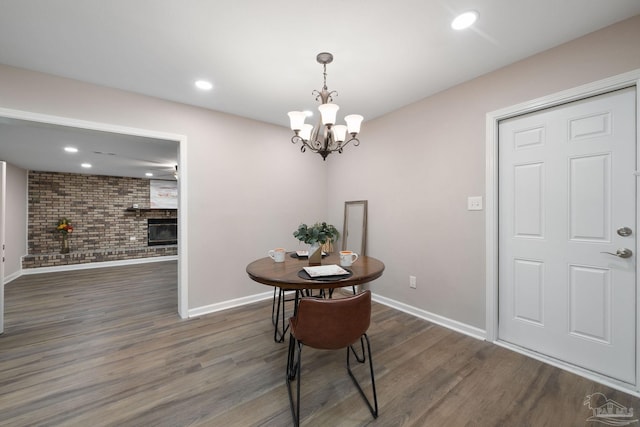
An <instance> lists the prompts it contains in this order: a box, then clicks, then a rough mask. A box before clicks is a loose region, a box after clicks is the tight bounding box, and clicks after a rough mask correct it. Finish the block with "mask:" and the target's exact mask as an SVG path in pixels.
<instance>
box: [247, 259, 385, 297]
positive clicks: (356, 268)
mask: <svg viewBox="0 0 640 427" xmlns="http://www.w3.org/2000/svg"><path fill="white" fill-rule="evenodd" d="M329 264H336V265H340V259H339V256H338V253H332V254H329V255H328V256H326V257H324V258H322V265H329ZM308 265H309V260H308V259H307V258H300V259H298V258H293V257H292V256H291V254H290V253H288V254H287V255H286V256H285V259H284V262H275V261H274V260H273V259H271V258H270V257H264V258H260V259H258V260H256V261H253V262H252V263H250V264H249V265H247V274H248V275H249V277H250V278H251V279H253V280H255V281H256V282H258V283H262V284H265V285H270V286H277V287H279V288H286V289H295V290H306V289H335V288H342V287H345V286H356V285H362V284H364V283H368V282H371V281H372V280H375V279H377V278H378V277H380V276H382V272H383V271H384V264H383V263H382V261H380V260H378V259H376V258H373V257H370V256H361V257H359V258H358V259H357V260H356V262H354V263H353V265H352V266H351V267H346V268H345V269H347V270H350V271H351V272H353V275H352V276H351V277H348V278H346V279H339V280H313V279H312V280H306V279H303V278H301V277H299V276H298V272H299V271H300V270H302V267H307V266H308Z"/></svg>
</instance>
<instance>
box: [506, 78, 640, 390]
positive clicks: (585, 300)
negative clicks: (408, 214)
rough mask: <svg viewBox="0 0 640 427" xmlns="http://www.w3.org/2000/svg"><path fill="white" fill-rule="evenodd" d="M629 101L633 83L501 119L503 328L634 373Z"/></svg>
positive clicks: (612, 371) (607, 368)
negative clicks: (629, 253)
mask: <svg viewBox="0 0 640 427" xmlns="http://www.w3.org/2000/svg"><path fill="white" fill-rule="evenodd" d="M635 103H636V89H635V87H633V88H627V89H622V90H618V91H615V92H610V93H607V94H603V95H599V96H596V97H591V98H587V99H583V100H580V101H576V102H572V103H569V104H565V105H562V106H558V107H555V108H551V109H546V110H541V111H537V112H533V113H530V114H527V115H524V116H519V117H515V118H511V119H508V120H504V121H502V122H500V124H499V177H500V178H499V180H500V184H499V218H500V226H499V245H500V246H499V288H498V291H499V320H498V336H499V339H500V340H502V341H507V342H510V343H513V344H515V345H518V346H521V347H524V348H527V349H530V350H533V351H535V352H538V353H542V354H544V355H548V356H551V357H553V358H556V359H560V360H562V361H565V362H568V363H571V364H574V365H577V366H580V367H582V368H585V369H588V370H592V371H595V372H598V373H600V374H603V375H606V376H609V377H611V378H615V379H618V380H620V381H624V382H627V383H630V384H635V378H636V374H635V365H636V364H635V360H636V357H635V348H636V339H635V337H636V328H635V323H636V320H635V319H636V273H635V272H636V267H635V264H636V255H637V254H636V236H637V233H638V231H639V230H638V229H637V225H636V175H635V171H636V164H637V161H636V142H635V141H636V119H635V117H636V111H635ZM624 227H626V228H628V229H629V230H630V231H631V234H630V235H627V234H628V231H627V230H625V229H624ZM625 248H626V249H628V250H630V251H631V252H632V253H633V255H632V256H630V257H628V258H624V257H620V256H616V255H611V254H606V253H603V252H611V253H614V254H615V253H616V251H617V250H618V249H625ZM622 255H623V256H625V254H622Z"/></svg>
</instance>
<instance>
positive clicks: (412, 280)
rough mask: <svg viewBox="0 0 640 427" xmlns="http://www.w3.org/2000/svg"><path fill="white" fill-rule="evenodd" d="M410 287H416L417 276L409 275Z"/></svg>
mask: <svg viewBox="0 0 640 427" xmlns="http://www.w3.org/2000/svg"><path fill="white" fill-rule="evenodd" d="M409 287H410V288H413V289H415V288H416V276H409Z"/></svg>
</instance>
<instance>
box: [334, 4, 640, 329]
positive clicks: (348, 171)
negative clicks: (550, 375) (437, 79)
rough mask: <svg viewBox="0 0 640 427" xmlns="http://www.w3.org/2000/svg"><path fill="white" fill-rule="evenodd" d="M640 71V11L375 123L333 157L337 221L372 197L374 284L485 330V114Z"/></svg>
mask: <svg viewBox="0 0 640 427" xmlns="http://www.w3.org/2000/svg"><path fill="white" fill-rule="evenodd" d="M638 68H640V16H637V17H635V18H632V19H630V20H627V21H623V22H621V23H619V24H617V25H613V26H611V27H607V28H605V29H603V30H600V31H597V32H595V33H592V34H590V35H587V36H585V37H582V38H579V39H576V40H574V41H572V42H569V43H566V44H564V45H561V46H559V47H557V48H554V49H551V50H548V51H546V52H542V53H540V54H538V55H535V56H532V57H530V58H528V59H525V60H523V61H520V62H518V63H515V64H512V65H510V66H508V67H505V68H503V69H500V70H498V71H495V72H492V73H489V74H486V75H484V76H482V77H480V78H477V79H475V80H472V81H469V82H466V83H464V84H461V85H458V86H456V87H453V88H451V89H449V90H446V91H443V92H441V93H438V94H436V95H434V96H431V97H429V98H427V99H424V100H422V101H420V102H417V103H415V104H413V105H410V106H407V107H405V108H402V109H400V110H398V111H396V112H394V113H392V114H388V115H386V116H384V117H382V118H380V119H378V120H374V121H371V122H366V123H365V124H364V125H363V132H362V134H361V136H362V137H361V140H362V143H361V145H360V147H357V148H349V149H347V150H345V152H344V153H343V154H342V157H339V156H336V157H335V158H333V159H331V160H332V161H331V162H330V163H329V175H328V177H329V181H328V182H329V188H330V191H329V195H330V200H329V217H330V219H331V220H332V221H341V219H340V218H342V215H343V202H344V201H345V200H359V199H368V200H369V245H368V254H369V255H372V256H375V257H378V258H380V259H382V260H384V262H385V264H386V266H387V269H386V270H385V273H384V276H383V278H382V279H381V280H380V281H379V283H376V284H375V285H373V286H372V289H373V290H374V291H375V292H376V293H378V294H379V295H382V296H386V297H388V298H391V299H394V300H396V301H399V302H403V303H406V304H409V305H411V306H413V307H416V308H418V309H420V310H423V311H426V312H429V313H432V314H435V315H439V316H444V317H446V318H448V319H453V320H456V321H458V322H462V323H464V324H467V325H470V326H473V327H476V328H479V329H485V241H486V240H485V239H486V237H485V232H484V227H485V215H484V211H482V212H477V211H467V197H468V196H480V195H481V196H484V194H485V118H486V113H488V112H491V111H494V110H497V109H500V108H504V107H508V106H511V105H514V104H517V103H521V102H525V101H528V100H531V99H535V98H539V97H542V96H545V95H549V94H552V93H555V92H558V91H562V90H565V89H570V88H573V87H576V86H579V85H582V84H586V83H590V82H593V81H596V80H600V79H603V78H606V77H610V76H614V75H617V74H621V73H623V72H627V71H631V70H634V69H638ZM344 182H349V184H348V185H344ZM409 275H415V276H417V288H416V289H410V288H409V286H408V285H409Z"/></svg>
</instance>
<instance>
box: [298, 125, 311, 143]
mask: <svg viewBox="0 0 640 427" xmlns="http://www.w3.org/2000/svg"><path fill="white" fill-rule="evenodd" d="M312 131H313V125H310V124H308V123H305V124H303V125H302V129H301V130H300V138H302V139H303V141H309V140H310V139H311V132H312Z"/></svg>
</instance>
